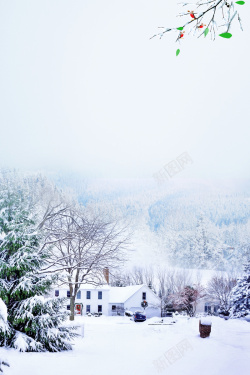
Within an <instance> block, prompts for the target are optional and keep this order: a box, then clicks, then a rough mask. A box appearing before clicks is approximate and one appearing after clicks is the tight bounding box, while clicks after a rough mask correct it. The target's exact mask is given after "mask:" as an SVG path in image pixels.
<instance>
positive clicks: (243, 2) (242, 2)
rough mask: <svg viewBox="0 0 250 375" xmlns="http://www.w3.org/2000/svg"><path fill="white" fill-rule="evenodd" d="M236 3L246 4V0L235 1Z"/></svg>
mask: <svg viewBox="0 0 250 375" xmlns="http://www.w3.org/2000/svg"><path fill="white" fill-rule="evenodd" d="M235 3H236V4H239V5H244V4H245V1H235Z"/></svg>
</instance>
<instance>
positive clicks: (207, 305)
mask: <svg viewBox="0 0 250 375" xmlns="http://www.w3.org/2000/svg"><path fill="white" fill-rule="evenodd" d="M210 312H211V305H210V304H209V303H205V313H210Z"/></svg>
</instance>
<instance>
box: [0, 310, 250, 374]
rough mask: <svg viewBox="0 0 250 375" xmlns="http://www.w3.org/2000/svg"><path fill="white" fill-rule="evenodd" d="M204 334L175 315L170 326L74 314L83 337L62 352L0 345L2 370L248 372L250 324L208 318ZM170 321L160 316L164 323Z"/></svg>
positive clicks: (193, 323) (190, 321)
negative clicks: (4, 362) (209, 328)
mask: <svg viewBox="0 0 250 375" xmlns="http://www.w3.org/2000/svg"><path fill="white" fill-rule="evenodd" d="M211 320H212V331H211V335H210V337H209V338H205V339H202V338H200V337H199V319H197V318H191V319H187V318H184V317H178V318H177V322H176V323H175V324H173V325H160V323H159V325H149V323H153V322H159V321H160V318H152V319H148V320H147V321H146V322H143V323H135V322H133V321H131V320H130V318H128V317H105V316H102V317H76V323H78V324H82V323H84V337H83V338H82V337H79V338H77V339H76V340H75V342H74V348H73V350H72V351H69V352H62V353H19V352H17V351H15V350H13V349H11V350H6V349H3V348H1V349H0V356H1V357H2V359H6V360H7V361H8V362H9V363H10V365H11V367H10V368H4V373H5V374H6V375H57V374H59V375H69V374H71V375H72V374H85V373H86V374H88V375H98V374H104V375H106V374H107V375H117V374H119V375H128V374H129V375H154V374H155V375H156V374H170V375H177V374H178V375H181V374H185V375H189V374H190V375H195V374H202V375H221V374H225V375H236V374H241V375H248V374H249V373H250V372H249V371H250V370H249V368H250V367H249V366H250V323H248V322H246V321H244V320H228V321H226V320H224V319H221V318H218V317H212V318H211ZM167 321H169V319H168V318H164V323H166V322H167Z"/></svg>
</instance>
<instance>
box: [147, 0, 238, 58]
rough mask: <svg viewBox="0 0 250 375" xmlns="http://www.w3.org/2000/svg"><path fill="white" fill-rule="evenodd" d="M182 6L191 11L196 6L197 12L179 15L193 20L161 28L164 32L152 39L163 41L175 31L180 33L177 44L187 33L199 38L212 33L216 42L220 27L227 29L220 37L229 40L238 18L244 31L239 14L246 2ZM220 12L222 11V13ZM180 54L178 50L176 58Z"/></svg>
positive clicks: (211, 0) (216, 0)
mask: <svg viewBox="0 0 250 375" xmlns="http://www.w3.org/2000/svg"><path fill="white" fill-rule="evenodd" d="M180 4H181V5H182V6H183V7H185V8H187V7H188V8H189V9H191V8H192V7H193V5H195V6H194V9H195V10H185V11H184V12H182V13H180V14H179V15H178V16H179V17H191V19H189V20H188V21H187V22H185V23H184V24H183V25H182V26H179V27H173V28H166V27H159V29H163V30H162V31H161V32H159V33H157V34H155V35H153V36H152V37H151V38H150V39H153V38H155V37H159V38H160V39H161V38H162V37H163V36H164V35H165V34H166V33H168V32H170V31H173V32H177V33H178V35H177V39H176V42H180V41H181V40H182V39H183V38H184V36H185V32H186V31H187V33H188V34H190V33H191V32H193V35H194V36H195V35H197V33H198V35H197V37H198V38H200V37H201V36H202V35H204V37H206V36H207V34H208V33H210V35H211V39H212V40H215V38H216V35H217V33H218V28H219V27H225V32H223V33H221V34H219V36H221V37H223V38H227V39H229V38H231V36H232V34H231V33H230V32H229V31H230V28H231V25H232V21H233V20H234V19H235V17H236V16H238V17H237V19H238V22H239V25H240V28H241V30H243V28H242V24H241V18H240V15H239V12H238V6H239V5H244V4H245V2H244V1H235V2H233V1H232V2H231V3H229V2H228V1H227V0H200V1H198V2H196V3H180ZM235 4H236V5H235ZM235 8H236V9H235ZM219 10H221V12H220V11H219ZM199 11H200V12H199ZM205 22H206V23H205ZM205 26H206V28H205ZM200 31H202V32H200ZM179 53H180V50H179V49H178V50H177V51H176V56H178V54H179Z"/></svg>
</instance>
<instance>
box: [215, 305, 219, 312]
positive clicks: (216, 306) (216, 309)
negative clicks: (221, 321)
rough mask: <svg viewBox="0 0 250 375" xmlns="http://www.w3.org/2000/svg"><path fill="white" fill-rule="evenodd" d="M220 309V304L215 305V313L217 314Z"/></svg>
mask: <svg viewBox="0 0 250 375" xmlns="http://www.w3.org/2000/svg"><path fill="white" fill-rule="evenodd" d="M218 310H219V306H218V305H215V306H214V313H215V314H217V312H218Z"/></svg>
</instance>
